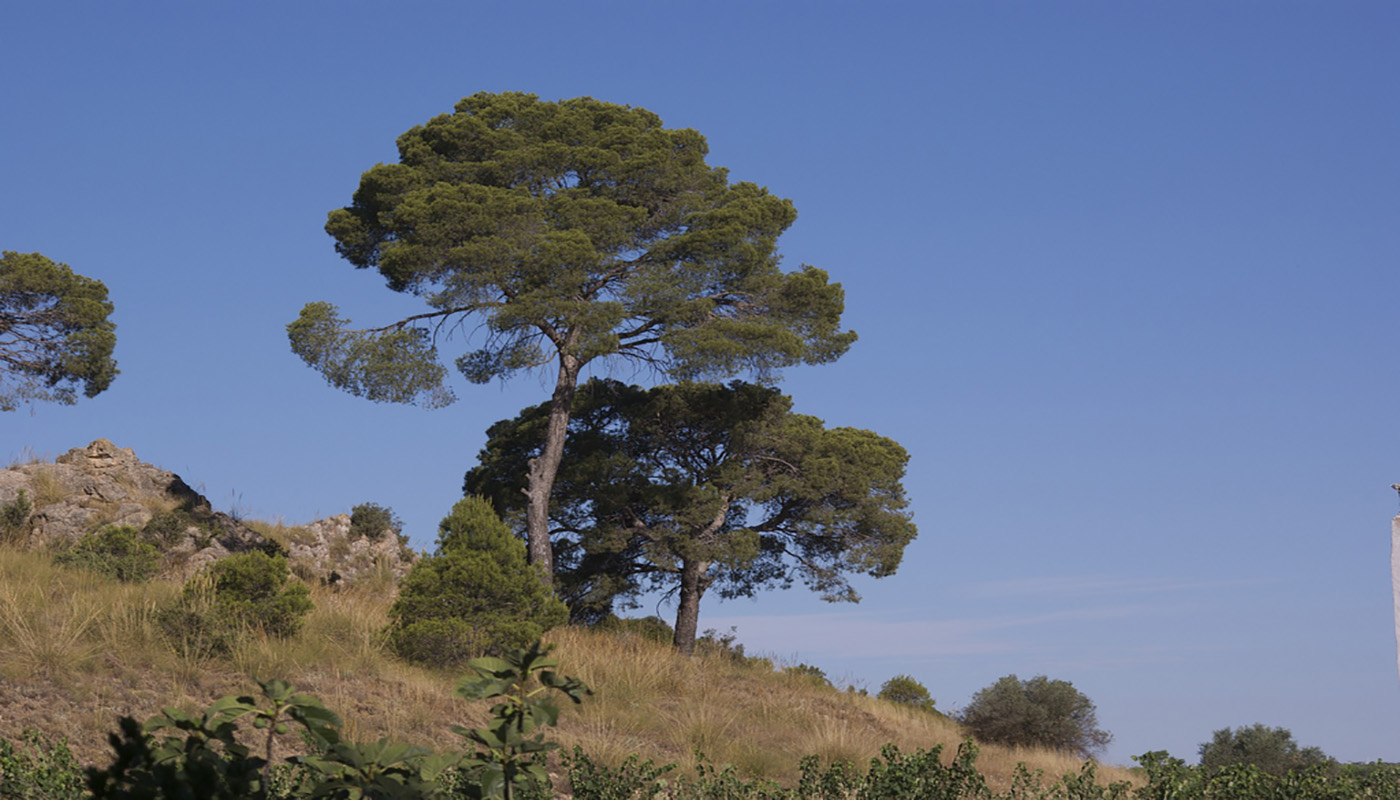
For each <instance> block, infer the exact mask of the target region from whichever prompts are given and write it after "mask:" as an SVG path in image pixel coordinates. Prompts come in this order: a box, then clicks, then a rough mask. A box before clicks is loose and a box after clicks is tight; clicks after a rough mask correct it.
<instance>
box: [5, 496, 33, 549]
mask: <svg viewBox="0 0 1400 800" xmlns="http://www.w3.org/2000/svg"><path fill="white" fill-rule="evenodd" d="M33 510H34V506H33V504H31V503H30V502H29V497H28V495H27V494H26V493H25V491H24V490H23V489H20V490H19V494H18V495H17V496H16V497H15V499H14V500H12V501H11V502H8V503H6V504H5V505H3V506H0V544H4V545H18V544H23V543H24V540H25V539H26V538H27V537H28V536H29V512H31V511H33Z"/></svg>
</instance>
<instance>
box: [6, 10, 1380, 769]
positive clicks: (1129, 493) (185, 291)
mask: <svg viewBox="0 0 1400 800" xmlns="http://www.w3.org/2000/svg"><path fill="white" fill-rule="evenodd" d="M0 30H4V31H5V33H6V36H5V39H6V44H5V69H4V74H5V78H4V79H3V80H0V109H3V118H4V122H3V125H0V187H3V191H0V247H2V248H3V249H6V250H16V251H21V252H32V251H38V252H41V253H44V254H45V255H48V256H50V257H51V258H54V259H56V260H60V261H63V262H66V263H68V264H70V265H71V266H72V267H73V268H74V269H75V270H77V271H78V272H81V273H84V274H87V275H89V276H92V277H95V278H99V279H101V280H103V281H104V282H105V283H106V284H107V286H108V287H109V289H110V291H111V295H112V298H113V300H114V302H115V303H116V313H115V320H116V322H117V324H118V331H117V332H118V349H117V358H118V361H119V363H120V367H121V370H122V374H121V376H120V377H119V378H118V379H117V381H116V382H115V383H114V384H113V386H112V388H111V389H110V390H109V391H108V392H107V393H105V394H103V395H101V396H99V397H98V398H95V399H92V400H85V401H83V402H80V403H79V404H78V405H76V406H73V407H59V406H36V407H34V408H33V409H30V410H24V411H20V412H16V413H10V414H5V415H3V416H0V457H8V458H12V459H13V458H20V457H24V456H26V455H27V454H29V453H34V454H38V455H48V456H52V455H57V454H59V453H62V452H63V451H65V450H67V449H69V448H72V447H76V446H81V445H84V444H86V443H87V442H89V441H91V440H92V439H95V438H98V437H105V438H109V439H111V440H113V441H114V442H116V443H117V444H118V445H121V446H123V447H131V448H133V449H135V451H136V453H137V455H138V456H140V457H141V458H142V459H144V460H147V461H150V462H153V463H156V464H159V465H161V466H163V467H165V468H166V469H170V470H173V471H175V472H177V473H179V474H180V475H181V476H182V477H184V478H185V479H186V480H187V481H189V482H190V483H191V484H192V485H195V486H197V487H198V488H202V490H203V491H204V492H205V494H206V495H207V496H209V498H210V499H211V500H212V501H213V502H214V504H215V505H216V506H217V507H219V508H221V509H224V510H230V509H232V510H237V511H239V512H241V513H244V514H248V515H252V516H257V517H262V518H268V519H276V518H282V519H284V520H285V521H287V522H290V523H295V522H306V521H310V520H312V519H315V518H318V517H321V516H326V515H330V514H335V513H342V512H345V511H348V510H349V508H350V507H351V506H352V505H355V504H357V503H360V502H365V501H374V502H379V503H381V504H386V505H389V506H392V507H393V508H394V509H395V510H396V511H397V512H398V513H399V515H400V516H401V517H402V518H403V519H404V520H405V522H406V523H407V530H408V532H409V533H410V535H411V536H412V537H413V541H414V544H415V545H417V546H419V547H429V546H431V544H432V541H433V536H434V533H435V527H436V523H437V520H439V519H440V518H441V517H442V516H443V515H444V514H445V513H446V512H447V511H448V509H449V508H450V507H451V505H452V503H453V502H454V501H455V500H456V499H457V497H458V496H459V492H460V487H461V478H462V474H463V472H464V471H465V470H466V469H468V468H469V467H470V466H472V464H473V463H474V459H475V456H476V453H477V450H478V449H479V448H480V446H481V444H482V442H483V438H484V437H483V432H484V431H485V429H486V427H487V426H488V425H489V424H490V423H492V422H494V421H496V420H498V419H502V418H506V417H509V416H513V415H514V414H515V413H516V412H517V411H518V410H519V409H520V408H521V407H523V406H526V405H531V404H534V403H537V402H541V401H543V400H544V399H545V398H546V396H547V394H548V386H547V383H548V379H547V378H538V377H523V378H518V379H516V380H514V381H512V382H511V383H509V384H507V385H504V386H500V385H493V386H487V387H472V386H465V385H461V386H457V387H455V388H456V390H457V394H458V396H459V400H458V402H457V403H456V404H455V405H454V406H451V407H449V408H446V409H441V410H435V411H425V410H421V409H417V408H411V407H397V406H384V405H375V404H372V403H369V402H367V401H364V400H360V399H357V398H354V397H350V396H348V395H344V394H342V393H340V392H337V391H336V390H334V389H332V388H330V387H329V386H327V385H326V384H325V383H324V382H323V381H322V379H321V378H320V376H319V375H317V374H316V373H315V372H313V371H312V370H310V369H309V368H307V367H306V366H304V365H303V364H302V363H301V362H300V361H299V360H298V359H297V358H296V357H295V356H293V355H292V353H291V352H290V350H289V348H288V346H287V342H286V336H285V330H284V326H285V325H286V323H288V322H290V321H291V320H292V319H294V318H295V317H296V314H297V312H298V310H299V309H300V308H301V306H302V305H303V304H305V303H307V302H310V301H314V300H328V301H332V302H335V303H337V304H339V305H340V306H341V308H342V309H343V310H344V311H345V312H346V313H347V315H348V316H350V317H351V318H353V319H355V320H356V321H364V322H366V323H370V322H380V321H382V322H388V321H392V320H394V319H397V318H398V316H402V315H405V314H408V313H413V312H414V311H415V310H417V309H418V308H419V306H418V305H416V304H415V303H414V302H413V301H412V300H411V299H410V298H404V297H400V296H397V295H395V294H393V293H392V292H390V291H388V290H387V289H385V288H384V287H383V285H382V281H381V279H379V278H378V276H376V275H374V274H372V273H366V272H359V271H356V270H354V269H352V268H351V267H350V266H349V265H348V263H346V262H344V261H342V260H340V259H339V258H338V257H337V256H336V254H335V252H334V250H333V247H332V244H331V240H330V239H329V237H328V236H327V235H326V234H325V233H324V232H323V230H322V226H323V225H324V223H325V216H326V213H327V212H328V211H330V210H331V209H334V208H339V207H341V206H344V205H346V204H347V203H348V202H349V201H350V194H351V192H352V191H353V190H354V188H355V187H356V185H357V183H358V180H359V175H360V173H361V172H363V171H364V170H366V169H368V168H369V167H371V166H372V165H374V164H375V163H376V162H380V161H390V160H392V159H394V158H395V155H396V154H395V150H394V139H395V138H396V137H397V136H398V135H399V134H400V133H402V132H403V131H404V130H407V129H408V128H410V127H412V126H413V125H416V124H419V123H422V122H424V121H426V120H427V119H429V118H430V117H432V116H434V115H436V114H439V113H443V112H446V111H449V110H450V109H451V107H452V105H453V103H454V102H455V101H456V100H457V99H459V98H460V97H463V96H465V95H468V94H471V93H474V92H477V91H482V90H486V91H505V90H521V91H529V92H534V93H537V94H539V95H541V96H542V97H544V98H546V99H559V98H568V97H576V96H580V95H591V96H594V97H597V98H600V99H604V100H608V101H612V102H618V103H626V104H631V105H636V106H642V107H645V108H648V109H651V110H652V111H655V112H656V113H657V114H659V115H660V116H661V117H662V118H663V119H664V120H665V121H666V124H667V125H668V126H669V127H693V128H695V129H697V130H699V131H701V132H702V133H704V134H705V135H706V136H707V137H708V139H709V143H710V148H711V157H710V162H711V163H712V164H718V165H723V166H726V167H728V168H729V169H730V170H731V176H732V177H733V178H734V179H736V180H748V181H753V182H756V183H759V184H762V185H765V186H767V187H769V188H770V189H771V190H772V191H773V192H775V193H777V194H779V195H781V196H785V197H789V198H791V199H792V200H793V202H794V203H795V204H796V206H797V209H798V212H799V219H798V222H797V224H796V225H794V226H793V228H792V229H791V231H790V232H789V233H788V234H787V235H786V236H785V237H784V238H783V240H782V242H781V247H782V252H783V253H784V257H785V259H786V261H785V263H786V264H788V265H789V266H791V267H796V266H797V265H798V264H803V263H806V264H812V265H815V266H819V267H821V268H823V269H826V270H827V271H828V272H830V274H831V276H832V278H833V279H835V280H838V281H840V282H841V283H842V284H843V285H844V286H845V289H846V294H847V313H846V317H845V319H846V323H847V324H848V325H849V327H851V328H852V329H854V330H856V331H857V332H858V333H859V334H860V341H859V342H857V344H856V345H855V346H854V347H853V348H852V350H851V351H850V353H849V354H848V355H847V356H846V357H845V358H844V359H842V360H841V361H840V362H838V363H836V364H833V365H828V366H823V367H809V368H801V369H794V370H791V371H789V372H788V373H787V375H786V380H785V382H784V388H785V390H786V391H788V392H789V393H791V394H792V395H793V397H794V398H795V401H796V405H797V408H798V410H799V411H802V412H805V413H810V414H815V415H817V416H820V417H822V418H823V419H825V420H826V421H827V422H828V423H829V424H832V425H849V426H855V427H862V428H869V429H872V430H875V431H877V432H879V433H881V434H884V435H887V436H890V437H892V438H894V439H896V440H898V441H899V442H901V443H902V444H903V445H904V446H905V447H906V448H907V449H908V450H909V451H910V453H911V455H912V461H911V464H910V469H909V474H908V477H907V480H906V488H907V489H908V492H909V494H910V495H911V497H912V499H913V509H914V512H915V515H916V522H917V523H918V525H919V530H920V535H919V538H918V540H917V541H916V542H914V543H913V544H912V545H911V546H910V547H909V548H908V550H907V551H906V554H905V559H904V564H903V566H902V567H901V569H900V571H899V573H898V574H897V575H895V576H893V577H891V578H888V579H885V580H881V581H873V580H864V581H861V582H859V584H858V588H859V589H860V591H861V592H862V594H863V595H864V601H863V602H862V603H860V604H859V605H855V606H844V605H843V606H832V605H827V604H824V603H822V602H820V601H819V600H817V599H815V597H813V596H812V595H810V594H809V593H805V592H804V591H803V590H801V589H794V590H792V591H789V592H785V593H781V592H780V593H769V594H764V595H761V596H760V597H759V598H758V599H757V600H755V601H734V602H729V603H721V602H719V601H718V599H712V600H707V601H706V603H705V605H704V606H703V607H702V610H701V627H702V628H705V627H717V628H719V629H721V630H723V629H727V628H728V627H729V626H731V625H732V626H737V629H738V635H739V639H740V641H742V642H743V643H744V644H745V645H746V647H748V649H749V650H750V651H751V652H766V653H771V654H774V655H777V656H779V657H780V658H784V659H788V660H792V661H803V662H807V663H812V664H816V665H818V666H820V667H822V668H823V669H825V670H826V671H827V673H828V674H829V675H831V676H833V677H834V678H837V679H838V680H840V681H854V682H856V683H857V684H859V685H864V686H867V687H869V688H870V689H872V690H875V689H877V688H878V687H879V684H880V683H881V682H882V681H884V680H885V679H886V678H888V677H890V676H892V675H895V674H898V673H908V674H910V675H913V676H914V677H916V678H917V679H919V680H920V681H922V682H923V683H925V684H926V685H927V686H928V687H929V688H930V690H931V691H932V693H933V695H934V696H935V698H936V699H937V701H938V705H939V706H940V707H942V708H945V709H946V708H955V707H957V706H959V705H962V704H965V703H966V702H967V701H968V700H969V699H970V698H971V696H972V694H973V693H974V692H976V691H977V690H978V689H980V688H982V687H984V686H986V685H988V684H990V683H992V682H994V681H995V680H997V679H998V678H999V677H1001V676H1003V675H1007V674H1012V673H1015V674H1017V675H1019V676H1021V677H1023V678H1029V677H1032V676H1034V675H1038V674H1046V675H1049V676H1050V677H1052V678H1062V679H1065V680H1070V681H1072V682H1073V683H1074V684H1075V686H1076V687H1078V688H1080V689H1081V690H1083V691H1084V692H1085V693H1086V694H1087V695H1088V696H1089V697H1090V698H1091V699H1093V700H1094V702H1095V703H1096V704H1097V706H1098V713H1099V720H1100V722H1101V724H1102V726H1103V727H1105V728H1107V729H1108V730H1109V731H1111V732H1112V733H1113V734H1114V735H1115V737H1116V738H1115V740H1114V742H1113V744H1112V745H1111V747H1110V749H1109V751H1108V754H1107V758H1108V760H1109V761H1113V762H1115V763H1123V764H1126V763H1129V757H1130V756H1131V755H1134V754H1139V753H1142V752H1145V751H1147V750H1154V749H1166V750H1169V751H1171V752H1172V754H1173V755H1177V756H1180V757H1184V758H1187V759H1188V760H1192V761H1194V759H1195V751H1196V745H1197V744H1198V743H1200V742H1202V741H1205V740H1207V739H1209V738H1210V734H1211V732H1212V731H1213V730H1215V729H1217V728H1222V727H1226V726H1240V725H1249V724H1252V723H1255V722H1262V723H1265V724H1268V725H1282V726H1286V727H1288V728H1290V729H1291V730H1292V731H1293V733H1294V735H1295V737H1296V738H1297V739H1298V740H1299V741H1300V742H1301V743H1302V744H1304V745H1316V746H1318V747H1321V748H1322V749H1323V750H1324V751H1326V752H1327V753H1329V754H1331V755H1333V756H1335V757H1338V758H1340V759H1343V760H1374V759H1377V758H1383V759H1386V760H1390V761H1394V760H1400V725H1397V724H1396V720H1397V719H1400V682H1397V676H1396V659H1395V641H1394V634H1393V627H1392V620H1391V599H1390V594H1389V591H1390V587H1389V573H1388V569H1387V566H1386V565H1387V559H1388V550H1389V537H1388V532H1389V527H1388V524H1387V523H1388V521H1389V519H1390V517H1391V516H1393V515H1394V514H1396V512H1397V511H1400V505H1398V504H1397V499H1396V496H1395V494H1394V493H1393V492H1391V490H1390V489H1389V488H1388V487H1389V485H1390V484H1391V483H1393V482H1396V481H1400V463H1397V462H1398V461H1400V447H1398V445H1400V426H1397V425H1395V424H1393V418H1394V409H1395V402H1396V399H1397V397H1400V381H1397V375H1396V372H1395V369H1394V360H1395V359H1394V352H1395V347H1396V345H1397V343H1400V325H1397V316H1396V313H1395V309H1394V298H1395V296H1396V292H1397V289H1400V278H1397V276H1396V269H1395V267H1396V266H1397V255H1400V225H1397V222H1400V148H1397V146H1396V143H1397V142H1400V102H1397V100H1400V98H1398V97H1397V89H1396V86H1397V84H1396V82H1395V76H1396V75H1397V74H1400V48H1397V47H1396V35H1397V32H1400V7H1397V6H1395V5H1393V4H1389V3H1381V2H1373V3H1360V2H1335V3H1317V2H1308V3H1304V2H1284V1H1282V0H1280V1H1279V2H1262V1H1261V2H1173V3H1147V2H1144V3H1117V2H1055V3H1035V4H1031V3H1011V2H936V3H881V2H875V3H866V4H860V5H857V4H855V3H821V2H812V3H801V4H798V3H795V2H791V3H779V2H707V3H691V2H676V3H640V2H621V1H618V2H574V3H563V2H557V3H555V2H541V3H532V4H528V5H526V4H517V5H509V4H481V3H466V2H459V3H446V2H439V3H429V2H404V3H397V4H392V5H391V4H368V3H363V2H338V3H329V2H309V1H308V2H299V3H267V2H241V3H236V4H235V3H224V2H210V3H198V4H193V3H191V4H177V3H154V2H152V3H100V4H99V3H67V2H47V3H17V2H16V3H7V4H4V5H3V6H0ZM621 377H627V375H625V374H624V375H621ZM661 610H662V612H663V613H670V612H671V610H670V609H666V608H664V607H663V608H662V609H661Z"/></svg>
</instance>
